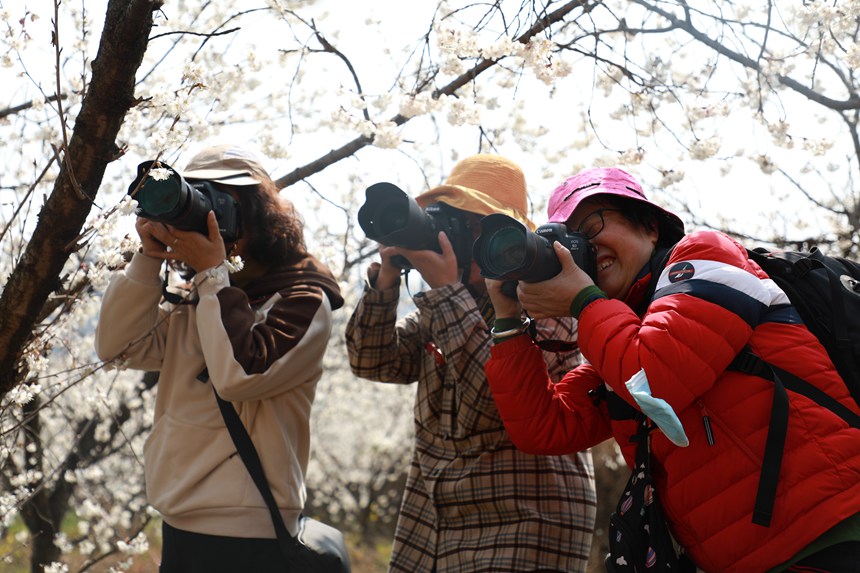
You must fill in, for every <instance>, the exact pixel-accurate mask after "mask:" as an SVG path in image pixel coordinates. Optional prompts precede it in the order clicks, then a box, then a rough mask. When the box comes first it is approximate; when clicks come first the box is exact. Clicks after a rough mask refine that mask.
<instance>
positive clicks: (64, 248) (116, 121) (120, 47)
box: [0, 0, 163, 397]
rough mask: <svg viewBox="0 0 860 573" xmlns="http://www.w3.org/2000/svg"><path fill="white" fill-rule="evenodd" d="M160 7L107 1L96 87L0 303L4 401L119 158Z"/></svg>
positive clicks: (149, 1) (156, 2) (147, 1)
mask: <svg viewBox="0 0 860 573" xmlns="http://www.w3.org/2000/svg"><path fill="white" fill-rule="evenodd" d="M162 3H163V2H162V1H161V0H110V1H109V2H108V6H107V13H106V15H105V26H104V31H103V33H102V37H101V40H100V43H99V50H98V54H97V56H96V59H95V60H94V61H93V64H92V69H93V73H92V81H91V82H90V84H89V86H88V91H87V94H86V95H85V96H84V99H83V102H82V105H81V111H80V114H79V115H78V117H77V119H76V121H75V127H74V131H73V132H72V136H71V140H70V141H69V143H68V149H65V150H61V156H62V165H61V167H60V173H59V176H58V177H57V181H56V183H55V184H54V189H53V191H52V193H51V195H50V197H49V198H48V200H47V201H46V202H45V205H44V207H43V208H42V210H41V212H40V213H39V222H38V224H37V225H36V228H35V231H34V232H33V236H32V237H31V238H30V241H29V243H28V245H27V248H26V249H25V251H24V253H23V255H22V257H21V261H20V262H19V263H18V264H17V265H16V266H15V270H14V271H13V272H12V274H11V276H10V277H9V281H8V282H7V284H6V287H5V288H4V289H3V294H2V296H0V397H2V396H4V395H5V394H6V393H7V392H8V391H9V390H10V389H11V388H12V387H14V386H15V385H16V384H17V383H19V382H20V381H21V380H20V375H19V371H20V366H19V361H20V359H21V356H22V355H23V351H24V348H25V346H26V345H27V344H28V343H29V341H30V339H31V337H32V331H33V327H34V325H35V323H36V317H37V316H39V313H40V311H41V309H42V307H43V305H44V304H45V301H46V300H47V299H48V297H49V296H50V295H51V293H52V292H54V291H55V290H56V289H57V288H58V287H60V286H61V280H60V274H61V273H62V271H63V266H64V265H65V264H66V261H68V258H69V256H70V254H71V253H72V252H74V251H75V249H76V248H77V245H75V244H74V241H75V238H76V237H77V236H78V234H79V233H80V231H81V229H82V228H83V225H84V223H85V222H86V219H87V217H88V216H89V213H90V209H91V208H92V202H93V200H94V199H95V196H96V193H97V192H98V189H99V186H100V185H101V182H102V177H103V176H104V172H105V167H106V166H107V164H108V163H109V162H110V161H112V160H114V159H116V158H117V156H118V149H117V146H116V143H115V141H116V135H117V133H118V132H119V128H120V126H121V125H122V122H123V119H124V118H125V114H126V113H127V112H128V110H129V109H130V108H131V107H132V106H133V105H134V104H135V98H134V78H135V73H136V72H137V69H138V67H140V64H141V62H142V61H143V54H144V52H145V51H146V46H147V43H148V40H149V33H150V29H151V28H152V13H153V11H154V10H156V9H158V8H160V7H161V5H162Z"/></svg>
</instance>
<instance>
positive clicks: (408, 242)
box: [358, 183, 472, 269]
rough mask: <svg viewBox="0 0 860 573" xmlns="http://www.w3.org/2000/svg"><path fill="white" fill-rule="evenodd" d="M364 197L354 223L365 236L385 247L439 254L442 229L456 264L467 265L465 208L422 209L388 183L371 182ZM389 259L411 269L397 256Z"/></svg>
mask: <svg viewBox="0 0 860 573" xmlns="http://www.w3.org/2000/svg"><path fill="white" fill-rule="evenodd" d="M365 196H366V198H365V202H364V205H362V206H361V207H360V208H359V210H358V225H359V226H360V227H361V229H362V230H363V231H364V234H365V235H366V236H367V238H368V239H371V240H373V241H376V242H377V243H379V244H380V245H386V246H389V247H403V248H404V249H410V250H413V251H425V250H426V251H436V252H437V253H441V252H442V248H441V247H440V246H439V232H440V231H442V232H444V233H445V235H446V236H447V237H448V240H449V241H450V243H451V247H452V249H453V250H454V254H455V255H456V257H457V263H458V265H459V266H460V267H465V266H466V265H468V264H469V262H470V260H471V254H472V235H471V231H470V230H469V226H468V225H467V223H466V216H467V213H466V212H465V211H461V210H460V209H457V208H455V207H452V206H450V205H448V204H447V203H442V202H439V203H433V204H431V205H427V207H426V208H425V209H422V208H421V206H420V205H419V204H418V202H417V201H415V199H413V198H412V197H410V196H409V195H407V194H406V193H405V192H404V191H403V190H401V189H400V188H399V187H398V186H397V185H394V184H392V183H374V184H373V185H371V186H370V187H368V188H367V190H366V191H365ZM392 260H393V262H394V263H395V264H396V265H397V266H399V267H401V268H404V269H409V268H412V265H411V264H410V263H409V261H407V260H406V259H405V258H403V257H401V256H397V257H394V258H393V259H392Z"/></svg>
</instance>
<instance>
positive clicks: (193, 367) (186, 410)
mask: <svg viewBox="0 0 860 573" xmlns="http://www.w3.org/2000/svg"><path fill="white" fill-rule="evenodd" d="M181 175H182V176H183V177H184V178H185V179H186V180H189V181H195V180H200V181H209V182H210V183H211V184H213V185H214V186H215V187H216V188H218V189H220V190H221V191H225V192H227V193H229V194H230V195H232V196H233V197H234V198H235V199H236V200H237V201H238V206H239V213H240V220H241V225H240V228H241V234H240V237H239V239H238V240H237V241H231V242H230V243H228V244H227V245H225V243H224V240H223V239H222V236H221V234H220V232H219V227H218V221H217V219H216V216H215V214H214V212H212V211H210V212H209V214H208V219H207V225H208V232H206V233H202V232H195V231H183V230H181V229H178V228H176V227H174V226H171V225H168V224H164V223H162V222H158V221H155V220H152V219H146V218H142V217H138V219H137V222H136V229H137V232H138V234H139V235H140V239H141V242H142V248H141V249H140V252H138V253H137V254H135V255H134V256H133V258H132V259H131V262H130V263H129V264H128V266H127V267H126V268H125V269H124V270H121V271H119V272H117V273H115V275H114V276H113V277H112V278H111V281H110V284H109V286H108V288H107V290H106V292H105V295H104V299H103V302H102V307H101V313H100V316H99V321H98V327H97V331H96V350H97V352H98V354H99V356H100V357H101V358H102V359H104V360H112V359H119V360H123V361H125V362H126V364H127V365H128V367H130V368H135V369H140V370H147V371H158V372H159V381H158V389H157V398H156V406H155V417H154V421H153V427H152V432H151V434H150V436H149V437H148V439H147V441H146V444H145V446H144V468H145V475H146V491H147V498H148V501H149V503H150V504H151V505H152V506H153V507H154V508H155V509H157V510H158V511H159V512H160V513H161V515H162V516H163V526H162V531H163V548H162V562H161V567H160V571H161V573H178V572H181V573H195V572H198V571H199V572H204V571H205V572H206V573H217V572H222V571H223V572H228V571H229V572H234V571H255V572H268V571H273V572H274V571H283V570H284V569H285V564H284V562H283V558H282V556H281V554H280V552H279V550H278V545H277V543H276V541H275V531H274V527H273V525H272V519H271V516H270V514H269V512H268V510H267V508H266V505H265V503H264V502H263V499H262V496H261V494H260V493H259V491H258V490H257V488H256V487H255V486H254V483H253V482H252V480H251V476H250V475H249V473H248V470H247V469H246V468H245V466H244V465H243V463H242V460H241V459H240V458H239V456H238V455H236V448H235V446H234V445H233V442H232V440H231V438H230V435H229V434H228V432H227V428H226V427H225V425H224V420H223V419H222V417H221V413H220V411H219V408H218V404H217V402H216V398H215V392H213V388H214V389H215V390H217V392H218V394H219V395H220V396H221V397H222V398H223V399H224V400H227V401H230V402H232V403H233V405H234V406H235V408H236V410H237V411H238V413H239V416H240V418H241V420H242V422H243V424H244V425H245V427H246V428H247V430H248V433H249V434H250V436H251V439H252V441H253V443H254V445H255V446H256V448H257V451H258V452H259V455H260V458H261V460H262V465H263V469H264V472H265V474H266V476H267V478H268V481H269V484H270V487H271V490H272V492H273V494H274V497H275V500H276V502H277V505H278V508H279V509H280V513H281V515H282V517H283V519H284V522H285V524H286V526H287V529H288V530H289V532H290V534H292V535H295V534H296V531H297V523H298V518H299V514H300V513H301V511H302V508H303V506H304V502H305V489H304V475H305V471H306V468H307V463H308V457H309V450H310V428H309V418H310V412H311V405H312V403H313V400H314V393H315V390H316V385H317V381H318V380H319V379H320V377H321V375H322V359H323V354H324V352H325V350H326V346H327V343H328V340H329V335H330V333H331V324H332V322H331V314H332V311H333V310H334V309H337V308H339V307H340V306H342V304H343V299H342V297H341V295H340V292H339V289H338V285H337V283H336V281H335V280H334V278H333V276H332V274H331V272H330V271H329V270H328V269H327V268H326V267H325V265H323V264H322V263H320V262H319V261H318V260H317V259H315V258H314V257H313V256H312V255H310V254H309V253H308V252H307V250H306V248H305V244H304V238H303V228H302V222H301V218H300V217H299V215H298V213H297V212H296V211H295V209H294V207H293V206H292V204H291V203H289V202H288V201H286V200H284V199H281V198H280V197H279V196H278V190H277V188H276V187H275V184H274V183H273V182H272V180H271V178H270V177H269V175H268V173H267V172H266V170H265V169H264V168H263V167H262V165H261V163H260V161H259V160H258V159H257V158H256V157H255V156H254V155H252V154H250V153H248V152H247V151H245V150H242V149H239V148H236V147H233V146H230V145H221V146H216V147H211V148H207V149H204V150H203V151H201V152H200V153H198V154H197V155H196V156H194V158H193V159H192V160H191V161H190V163H189V164H188V166H187V168H186V169H185V170H184V171H183V172H181ZM228 253H231V254H237V255H239V256H240V257H241V258H242V260H243V262H244V267H243V268H242V269H241V270H240V271H239V272H236V273H234V274H230V273H229V272H228V265H227V261H226V259H227V255H228ZM164 260H170V261H173V262H174V263H178V264H179V265H180V266H181V267H182V268H184V269H185V270H186V271H187V274H188V275H193V276H191V282H190V285H191V287H190V290H189V292H188V293H187V296H186V297H185V298H184V299H183V300H182V301H180V302H178V303H175V304H172V303H168V302H166V301H165V298H164V296H163V294H164V292H165V291H163V283H162V278H161V275H160V272H161V267H162V264H163V262H164Z"/></svg>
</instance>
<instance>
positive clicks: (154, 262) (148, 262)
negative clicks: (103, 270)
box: [125, 253, 164, 287]
mask: <svg viewBox="0 0 860 573" xmlns="http://www.w3.org/2000/svg"><path fill="white" fill-rule="evenodd" d="M162 263H164V261H162V260H161V259H156V258H155V257H148V256H146V255H144V254H142V253H135V254H134V256H132V257H131V262H130V263H129V264H128V266H127V267H126V268H125V276H126V277H128V278H129V279H131V280H133V281H134V282H136V283H140V284H143V285H147V286H158V287H160V286H161V277H160V276H159V273H160V272H161V265H162Z"/></svg>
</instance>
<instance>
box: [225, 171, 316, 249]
mask: <svg viewBox="0 0 860 573" xmlns="http://www.w3.org/2000/svg"><path fill="white" fill-rule="evenodd" d="M232 189H233V190H235V191H236V193H235V196H236V198H237V199H238V201H239V211H240V216H241V219H242V235H244V236H245V237H247V238H248V251H249V256H251V257H252V258H254V259H256V260H258V261H260V262H263V263H271V262H276V261H284V260H287V259H290V258H294V257H297V256H304V255H306V254H307V247H306V246H305V237H304V220H303V219H302V217H301V215H300V214H299V212H298V211H297V210H296V208H295V205H293V203H292V202H291V201H289V200H288V199H285V198H283V197H281V196H280V194H279V191H278V188H277V186H275V183H274V182H273V181H272V180H270V179H266V180H264V181H263V182H261V183H260V184H258V185H248V186H242V187H232Z"/></svg>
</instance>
